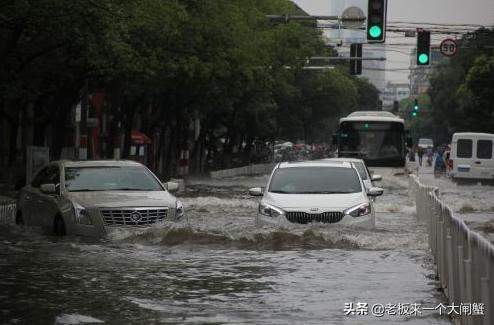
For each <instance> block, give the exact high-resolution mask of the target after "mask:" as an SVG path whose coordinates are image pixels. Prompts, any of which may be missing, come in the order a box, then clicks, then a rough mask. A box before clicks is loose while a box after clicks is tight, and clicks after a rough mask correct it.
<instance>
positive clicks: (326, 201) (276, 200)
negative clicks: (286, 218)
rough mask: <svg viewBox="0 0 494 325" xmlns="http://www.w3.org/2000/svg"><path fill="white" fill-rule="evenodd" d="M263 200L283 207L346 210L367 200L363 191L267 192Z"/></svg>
mask: <svg viewBox="0 0 494 325" xmlns="http://www.w3.org/2000/svg"><path fill="white" fill-rule="evenodd" d="M263 200H265V201H266V202H269V203H271V204H273V205H275V206H277V207H279V208H282V209H301V208H302V209H308V208H322V209H334V210H345V209H348V208H351V207H354V206H356V205H358V204H361V203H364V202H367V201H368V199H367V197H366V195H365V194H364V193H363V192H359V193H349V194H278V193H269V192H268V193H266V194H265V195H264V198H263Z"/></svg>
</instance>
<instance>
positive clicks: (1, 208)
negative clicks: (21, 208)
mask: <svg viewBox="0 0 494 325" xmlns="http://www.w3.org/2000/svg"><path fill="white" fill-rule="evenodd" d="M16 212H17V209H16V205H15V203H7V202H1V201H0V222H7V223H11V222H15V214H16Z"/></svg>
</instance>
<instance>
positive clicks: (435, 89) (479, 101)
mask: <svg viewBox="0 0 494 325" xmlns="http://www.w3.org/2000/svg"><path fill="white" fill-rule="evenodd" d="M493 44H494V30H489V29H479V30H477V31H476V32H473V33H469V34H466V35H465V36H464V37H463V38H462V39H461V40H460V51H459V53H458V55H457V56H456V57H454V58H452V59H451V60H450V62H449V64H446V65H443V66H440V67H438V68H437V69H436V71H435V72H434V74H433V75H432V76H431V78H430V84H431V86H430V88H429V95H430V97H431V102H432V106H433V114H432V119H433V128H434V129H435V132H436V134H437V136H438V137H439V138H440V140H441V141H449V140H450V136H451V134H452V133H454V132H460V131H471V132H492V130H493V129H494V117H493V115H492V114H493V113H492V112H493V108H494V97H493V95H492V94H493V93H492V89H493V88H494V78H493V77H492V76H493V72H494V70H493V69H494V68H493V67H494V65H493V62H494V54H493V50H492V48H491V46H492V45H493ZM440 134H443V136H440Z"/></svg>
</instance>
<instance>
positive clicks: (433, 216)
mask: <svg viewBox="0 0 494 325" xmlns="http://www.w3.org/2000/svg"><path fill="white" fill-rule="evenodd" d="M409 190H410V195H411V196H412V197H413V198H415V203H416V209H417V217H418V218H419V220H421V221H423V222H425V223H426V224H427V229H428V235H429V236H428V241H429V247H430V249H431V251H432V254H433V256H434V260H435V263H436V265H437V275H438V276H439V281H440V284H441V287H442V288H443V289H444V293H445V295H446V297H447V298H448V300H449V303H450V305H451V304H455V305H461V304H464V305H465V304H474V303H479V304H483V306H484V315H483V316H468V315H467V314H466V313H463V314H461V315H457V317H458V319H459V320H460V321H461V324H466V325H492V324H494V245H493V244H491V243H490V242H489V241H488V240H486V239H485V238H484V237H482V236H480V235H479V234H478V233H477V232H474V231H472V230H470V229H469V228H468V226H467V225H466V224H465V222H463V220H461V219H459V218H458V217H456V216H455V215H454V213H453V211H452V210H451V209H450V208H449V207H448V206H446V205H445V204H444V203H443V202H441V201H440V200H439V198H438V196H439V190H438V188H436V187H431V186H425V185H423V184H421V183H420V182H419V179H418V177H417V176H416V175H410V179H409Z"/></svg>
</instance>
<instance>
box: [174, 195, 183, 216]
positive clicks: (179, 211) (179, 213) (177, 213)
mask: <svg viewBox="0 0 494 325" xmlns="http://www.w3.org/2000/svg"><path fill="white" fill-rule="evenodd" d="M183 216H184V206H183V204H182V201H180V200H178V199H177V201H175V218H177V219H180V218H182V217H183Z"/></svg>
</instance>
